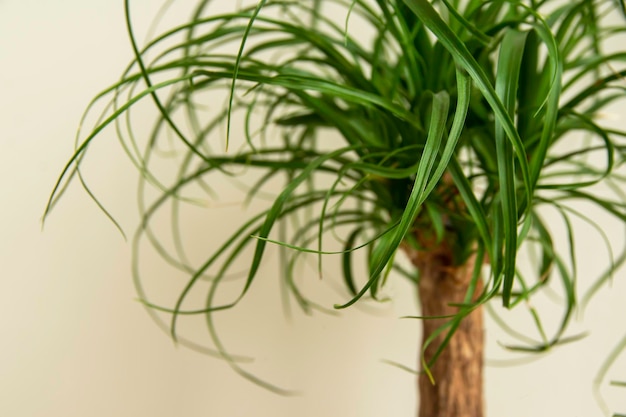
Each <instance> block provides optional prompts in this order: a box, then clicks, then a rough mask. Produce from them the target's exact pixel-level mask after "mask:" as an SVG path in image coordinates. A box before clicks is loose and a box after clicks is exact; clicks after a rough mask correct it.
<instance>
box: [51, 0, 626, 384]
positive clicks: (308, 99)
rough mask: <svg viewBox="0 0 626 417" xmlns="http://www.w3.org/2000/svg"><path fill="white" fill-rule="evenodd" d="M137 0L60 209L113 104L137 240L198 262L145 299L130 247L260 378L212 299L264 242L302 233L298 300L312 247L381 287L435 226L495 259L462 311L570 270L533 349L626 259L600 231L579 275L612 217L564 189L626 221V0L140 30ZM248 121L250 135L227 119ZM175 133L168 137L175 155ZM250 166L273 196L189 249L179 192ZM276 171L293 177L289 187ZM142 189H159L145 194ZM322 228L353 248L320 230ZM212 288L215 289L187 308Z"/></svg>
mask: <svg viewBox="0 0 626 417" xmlns="http://www.w3.org/2000/svg"><path fill="white" fill-rule="evenodd" d="M128 3H129V2H128V0H127V1H126V12H127V13H126V18H127V24H128V33H129V35H130V40H131V43H132V47H133V50H134V54H135V59H134V60H133V62H132V63H131V64H130V65H129V66H128V68H127V69H126V71H124V73H123V75H122V77H121V79H120V80H119V81H118V82H117V83H115V84H114V85H112V86H111V87H109V88H108V89H106V90H104V91H103V92H101V93H100V94H99V95H98V96H97V97H96V98H95V99H94V100H93V102H92V104H91V105H90V106H89V109H88V110H87V113H89V112H90V111H92V110H91V109H92V108H95V107H94V106H95V105H96V104H97V103H100V102H103V101H106V102H107V103H108V107H107V108H106V110H105V112H104V113H103V114H102V116H101V118H100V119H99V121H98V122H97V123H96V125H95V126H94V127H93V128H92V129H91V130H90V131H88V132H87V134H86V135H85V134H84V133H83V132H82V131H81V132H79V136H78V139H77V145H76V150H75V153H74V155H73V157H72V158H71V159H70V160H69V162H68V164H67V166H66V167H65V169H64V170H63V173H62V175H61V176H60V178H59V179H58V182H57V184H56V186H55V188H54V191H53V193H52V195H51V197H50V201H49V204H48V207H47V210H46V213H48V211H49V210H50V209H51V208H52V207H53V206H54V205H55V203H56V202H57V201H58V199H59V198H60V197H61V196H62V195H63V192H64V191H65V189H66V188H67V186H68V184H69V183H70V182H71V181H72V180H75V179H78V180H80V181H81V182H82V183H83V185H84V186H85V188H86V189H87V190H88V191H89V192H90V194H91V193H92V192H91V190H89V188H87V185H86V184H85V183H84V181H83V179H82V176H81V170H80V167H81V163H82V161H83V158H84V156H85V154H86V152H87V151H88V150H89V148H90V146H91V144H92V142H93V141H94V140H95V139H96V137H97V136H98V135H99V134H100V132H101V131H102V130H103V129H104V128H106V127H109V126H114V127H115V128H116V129H117V133H118V136H119V139H120V143H121V145H122V146H123V147H124V149H125V151H126V152H127V154H128V156H129V158H130V160H131V161H132V163H133V164H134V165H135V166H136V167H137V169H138V171H139V172H140V173H141V183H140V202H141V203H140V207H141V210H142V221H141V225H140V227H139V229H138V231H137V233H136V235H135V237H134V242H135V243H134V245H135V248H136V251H137V253H138V252H139V249H138V247H139V242H140V241H144V240H146V239H147V241H148V242H150V243H151V244H152V245H153V246H154V247H155V248H156V250H157V251H159V252H160V253H161V255H162V257H163V258H164V259H165V260H166V261H167V262H169V263H170V264H171V265H172V266H174V267H175V268H178V269H180V270H181V271H184V272H186V273H188V274H189V278H188V281H187V282H186V284H185V286H184V289H183V290H182V292H181V293H180V295H179V297H178V299H177V301H176V302H175V303H174V304H173V305H170V306H162V305H156V304H154V303H152V302H150V301H149V300H147V299H145V294H144V292H143V287H142V283H141V280H140V276H139V275H140V274H139V272H138V269H139V268H138V267H137V266H136V268H135V278H136V283H137V288H138V291H139V295H140V297H141V298H142V300H143V301H144V302H145V303H146V304H147V305H148V306H150V307H151V308H153V309H156V310H159V311H164V312H168V313H170V314H171V322H170V329H171V334H172V336H173V337H174V338H176V337H177V333H176V329H177V323H178V321H179V319H180V317H181V316H183V315H190V314H199V315H204V316H205V317H206V320H207V323H208V325H209V329H210V334H211V336H212V338H213V341H214V343H215V346H216V348H217V351H218V352H217V353H219V354H220V355H221V356H222V357H224V358H226V359H227V360H228V361H229V363H231V365H232V366H233V367H234V368H235V369H236V370H237V371H238V372H241V373H243V374H244V375H246V376H247V377H249V378H252V379H255V378H256V377H254V376H252V375H249V374H248V373H246V371H244V370H243V369H242V368H241V367H240V365H239V364H238V362H237V360H236V359H237V358H233V357H231V356H230V355H229V354H228V353H227V352H226V350H225V348H224V347H223V345H222V344H221V342H220V339H219V337H218V335H217V333H216V332H215V330H214V327H213V325H212V323H213V316H214V313H215V312H217V311H219V310H223V309H228V308H232V307H234V306H236V305H237V303H238V302H239V301H240V300H241V299H242V298H243V297H244V296H245V295H246V293H247V292H248V290H249V289H250V286H251V285H252V283H253V282H254V281H255V280H256V279H257V278H258V276H259V274H258V271H259V267H260V265H261V262H262V260H263V258H264V254H265V253H266V249H267V247H268V245H272V244H278V245H280V246H281V247H282V248H283V249H289V250H285V251H283V252H282V253H283V254H284V256H285V257H286V258H285V262H284V266H285V268H284V271H283V272H284V274H283V280H284V283H285V286H286V288H287V289H288V290H289V291H290V293H291V294H292V296H293V297H294V299H295V300H296V301H297V302H298V303H299V305H300V306H301V307H302V308H303V309H304V310H305V311H308V310H309V309H310V308H311V307H312V306H314V305H313V304H312V303H311V302H310V301H309V300H308V299H307V298H306V295H305V294H304V293H303V292H302V291H300V289H299V287H298V284H297V282H298V280H296V279H295V278H294V268H295V265H296V263H297V261H298V260H299V259H304V258H306V256H305V254H307V253H309V254H314V255H316V256H317V259H318V268H319V269H320V271H321V269H322V257H323V255H325V254H331V253H333V254H335V255H337V256H339V257H341V260H342V270H343V275H344V283H345V288H346V290H347V294H349V296H348V297H347V298H346V299H345V300H343V301H342V302H341V303H339V304H338V305H336V308H338V309H342V308H345V307H348V306H350V305H352V304H353V303H355V302H357V301H358V300H359V299H361V298H363V297H367V298H370V299H371V298H373V299H380V298H381V296H380V292H381V288H382V287H383V286H384V284H385V282H386V280H387V276H388V274H389V271H390V270H391V269H392V268H393V267H394V263H395V261H396V260H397V259H398V257H396V254H397V252H398V249H399V248H400V247H401V245H405V244H406V245H409V246H413V247H416V246H418V245H420V242H421V240H419V239H417V240H416V239H414V236H416V234H417V235H420V234H423V235H426V236H433V237H434V240H436V241H441V240H442V239H448V240H449V241H450V242H451V243H452V244H453V245H454V248H455V262H456V263H458V264H461V263H463V262H465V261H466V260H467V259H468V257H469V256H470V255H472V254H475V253H476V254H478V256H479V259H480V261H481V262H484V263H485V264H488V265H487V266H486V267H485V276H484V282H485V290H484V292H483V293H482V294H481V296H480V297H479V299H478V300H476V302H475V303H468V304H467V305H464V306H462V307H463V308H461V310H460V312H459V317H461V316H462V315H464V314H467V312H468V311H470V310H471V309H472V308H474V307H475V306H476V305H477V304H482V303H486V302H487V301H489V300H491V299H494V298H496V299H499V300H501V301H500V302H501V303H502V304H503V305H504V306H505V307H509V308H511V307H514V306H516V305H519V304H522V305H527V304H526V303H525V302H526V301H528V300H529V299H530V298H531V297H533V295H534V294H535V293H537V292H539V291H542V290H544V289H546V288H547V287H551V288H552V290H553V289H554V287H555V286H554V285H551V284H552V283H553V282H554V281H555V280H556V281H557V284H558V285H556V286H557V287H559V288H560V291H561V293H562V296H563V300H564V301H563V315H562V319H561V322H560V325H559V326H558V328H557V329H556V330H555V331H554V333H553V334H552V335H548V334H546V332H545V331H544V326H543V325H542V323H541V317H540V315H539V314H536V312H535V311H534V310H533V309H532V308H530V307H529V311H530V312H531V313H532V315H533V317H534V319H535V323H536V325H537V329H538V330H539V333H540V334H541V335H542V338H541V339H540V340H534V339H532V340H530V339H529V338H528V337H525V338H522V342H523V344H522V345H521V346H517V347H516V348H517V349H520V350H526V351H543V350H546V349H548V348H550V347H551V346H554V345H556V344H558V343H561V342H563V341H567V340H570V339H571V336H566V335H565V332H566V329H567V325H568V323H569V322H570V320H571V319H572V314H573V312H574V311H575V309H576V307H577V306H578V305H579V304H580V302H581V300H583V301H584V302H587V300H588V298H589V297H590V296H591V295H593V293H595V291H597V289H598V288H600V287H601V286H602V285H603V284H604V283H605V282H606V281H607V280H608V279H609V278H610V277H611V276H612V274H613V272H614V271H615V270H616V269H617V268H618V267H620V266H621V265H622V264H623V262H624V260H625V259H626V252H625V251H624V250H623V249H622V250H621V252H619V253H614V248H612V247H611V245H610V244H609V243H608V242H607V250H608V252H609V253H610V259H611V263H610V265H609V267H608V269H607V270H606V271H603V272H602V274H601V275H600V276H599V277H598V278H597V279H596V280H595V281H593V283H592V284H591V287H590V288H591V289H590V291H589V292H588V293H587V294H584V295H582V296H581V295H580V294H578V285H577V281H578V277H577V265H576V256H575V246H576V245H575V242H576V240H575V237H576V233H575V229H574V227H573V226H572V224H573V223H575V222H579V221H581V220H582V221H583V222H586V223H588V224H590V225H592V226H593V227H595V228H596V229H597V230H598V233H599V234H600V236H605V233H604V232H603V231H602V228H601V227H600V226H598V225H596V224H595V223H594V220H593V219H591V218H589V217H587V216H585V215H584V214H583V213H581V212H580V211H578V210H577V209H576V206H572V205H571V204H570V203H571V202H575V201H582V202H584V203H586V204H588V205H590V206H594V207H595V208H596V209H599V210H601V211H602V212H603V213H605V214H606V215H608V216H612V217H614V218H616V219H618V220H619V221H620V222H626V203H625V201H626V196H625V195H624V193H623V192H622V189H623V187H624V182H625V180H626V177H625V176H624V170H623V167H624V157H625V156H626V153H625V150H626V148H625V141H624V139H625V136H626V132H625V131H623V130H620V129H617V128H612V127H610V126H609V125H605V124H604V123H603V121H602V117H601V116H602V114H603V112H607V111H610V109H611V106H615V105H617V104H619V102H620V100H622V102H621V103H622V104H623V98H624V90H625V87H626V84H625V81H624V75H625V74H626V69H625V68H626V66H625V65H624V62H625V61H626V50H619V51H617V52H605V44H606V41H607V40H609V39H611V38H619V37H622V38H623V36H624V32H626V25H624V20H623V13H624V5H623V3H621V2H616V1H608V0H599V1H598V0H594V1H591V0H577V1H568V2H562V1H549V0H544V1H535V0H530V1H515V0H511V1H500V0H496V1H482V0H480V1H477V0H466V1H460V0H440V1H435V2H430V1H427V0H371V1H367V0H354V1H348V0H324V1H321V0H317V1H290V0H282V1H278V0H275V1H273V0H261V1H259V2H258V3H257V4H254V5H252V6H249V7H241V8H240V9H238V10H236V11H233V12H230V13H221V14H216V13H214V12H212V9H211V6H212V3H211V2H210V1H207V0H203V1H199V2H198V5H197V7H196V9H195V11H194V12H193V14H192V16H191V18H190V19H189V21H188V22H187V23H185V24H182V25H180V26H177V27H174V28H173V29H171V30H169V31H167V32H164V33H162V34H160V35H158V36H156V37H154V38H153V39H152V40H150V41H149V42H147V43H146V44H145V45H143V46H142V45H140V44H139V43H138V41H137V37H136V34H135V33H134V32H133V26H132V20H131V16H130V11H129V10H130V7H129V4H128ZM329 11H331V12H329ZM617 13H621V14H622V15H621V16H618V19H617V20H615V19H614V18H615V15H616V14H617ZM331 15H332V16H340V19H331V18H329V17H328V16H331ZM610 18H613V19H614V21H615V22H616V23H614V24H612V23H611V20H610ZM353 28H357V30H353ZM147 100H149V101H151V102H152V103H153V104H154V106H155V107H156V109H157V110H158V118H157V120H156V121H155V122H154V124H153V126H152V130H151V132H150V133H149V134H148V135H147V137H148V139H147V140H145V141H142V140H140V138H138V135H137V134H136V133H135V132H136V126H137V125H136V124H135V123H134V122H132V116H131V114H132V110H133V109H134V107H135V106H136V105H137V104H138V103H140V102H143V101H147ZM220 100H221V101H220ZM220 102H223V103H224V104H223V106H222V107H221V108H219V109H218V110H215V109H214V107H212V106H214V105H215V103H220ZM207 106H211V107H210V108H208V109H207ZM239 128H241V133H242V135H243V137H244V138H245V142H244V143H238V142H237V141H236V139H235V138H234V136H233V133H232V132H234V131H235V129H239ZM163 149H174V150H175V151H176V152H175V153H174V155H175V156H171V155H169V156H167V157H166V158H163ZM163 159H168V160H171V161H172V163H173V164H174V170H175V171H176V174H175V176H174V180H172V179H171V177H165V176H164V175H163V174H162V172H161V171H160V170H159V169H158V168H157V167H160V166H162V164H163ZM620 170H621V173H620ZM241 173H253V176H254V180H253V181H252V182H251V183H250V182H248V183H247V186H248V188H247V190H248V191H247V193H248V200H249V201H261V202H263V201H267V197H268V196H271V199H270V200H269V203H267V204H266V205H265V207H264V208H263V209H262V210H261V211H260V212H258V213H257V214H255V215H252V216H251V217H250V218H249V219H247V220H246V221H244V222H243V223H242V225H241V226H240V227H239V228H237V229H236V230H234V232H233V233H232V235H231V236H230V237H229V238H226V239H225V240H224V241H223V243H222V244H221V246H219V247H218V249H216V250H215V251H213V252H212V253H207V254H206V258H205V260H204V262H202V263H201V264H200V265H191V264H190V263H189V262H188V261H187V258H186V255H185V250H184V248H183V246H184V245H183V244H182V243H180V242H178V240H179V238H178V237H177V236H179V231H177V230H178V227H179V226H178V221H179V219H178V218H177V216H176V213H177V212H178V211H179V210H180V206H181V205H185V204H198V201H200V200H201V199H202V198H204V199H207V198H208V199H209V200H212V199H213V198H214V196H213V189H212V188H213V187H212V184H215V183H216V181H217V179H218V178H222V179H223V178H226V179H229V180H232V184H239V185H240V186H243V185H242V184H243V183H242V182H238V181H239V179H238V175H240V174H241ZM277 181H283V185H282V188H281V190H280V192H279V193H278V194H277V195H275V194H273V190H275V187H276V182H277ZM600 185H602V187H599V186H600ZM147 189H151V190H157V191H158V193H159V194H158V196H157V197H156V198H152V199H150V198H148V195H149V193H147V192H146V190H147ZM202 194H203V195H202ZM92 195H93V194H92ZM94 199H95V197H94ZM96 201H97V200H96ZM98 204H100V203H99V202H98ZM166 208H168V209H169V210H172V213H174V215H173V219H172V230H173V232H172V233H173V236H174V241H175V242H178V243H176V245H175V248H174V249H172V250H169V249H166V248H165V245H163V244H162V243H161V242H160V241H159V240H158V238H157V237H156V236H155V234H154V233H153V231H152V230H151V224H152V221H153V219H154V217H155V216H156V215H157V214H158V213H159V212H160V211H162V210H166ZM546 208H552V210H554V212H556V213H557V214H558V215H559V216H560V217H561V218H562V220H563V224H564V225H565V230H566V234H567V236H568V239H567V241H566V244H565V245H562V244H558V243H556V242H557V240H556V239H555V237H554V236H553V232H551V228H550V225H549V224H548V222H547V221H546V219H545V214H544V213H545V212H546ZM329 234H330V235H332V234H334V235H335V238H336V240H338V241H339V242H342V247H341V248H339V249H338V250H328V249H326V246H325V245H324V243H325V242H326V240H325V239H327V238H326V237H327V236H328V235H329ZM249 248H251V250H252V255H251V256H250V254H249V253H247V252H246V249H249ZM525 250H527V251H528V252H529V253H533V254H534V256H535V259H536V262H535V263H534V265H533V266H532V268H530V269H525V270H524V269H523V268H521V267H520V263H519V262H518V257H519V254H520V253H523V251H525ZM357 253H364V254H365V258H366V261H367V262H366V263H367V271H368V272H367V275H368V276H367V277H366V278H367V279H365V280H360V279H358V278H356V277H355V276H354V275H355V274H354V272H353V271H354V268H355V265H354V262H355V261H356V260H358V259H362V258H359V257H357V256H356V254H357ZM242 262H244V263H247V264H248V265H249V267H248V268H247V270H246V275H245V278H244V280H243V281H242V282H243V284H242V286H241V289H240V292H239V294H238V295H237V296H235V297H234V298H233V299H232V300H231V301H230V302H227V303H221V302H220V303H218V302H216V301H215V299H216V298H215V297H216V293H217V292H218V289H219V288H220V286H221V284H222V283H223V282H224V281H225V280H226V278H227V277H228V275H229V274H231V273H233V272H236V271H238V270H239V267H240V265H241V264H242ZM400 269H401V268H400ZM208 271H214V272H212V273H211V274H209V273H208ZM208 275H210V278H208V279H209V282H210V285H209V286H208V289H207V287H206V285H205V284H206V280H207V276H208ZM405 275H407V276H408V277H409V278H410V279H411V280H413V281H414V282H416V280H417V278H416V277H415V276H414V275H413V274H411V273H408V274H405ZM200 289H202V290H203V291H204V290H206V297H205V299H206V302H205V304H204V305H201V306H199V307H196V308H187V307H186V306H187V305H188V302H187V301H188V299H189V298H190V297H191V294H192V293H193V292H194V291H199V290H200ZM503 325H505V326H506V324H505V323H503ZM255 381H257V382H259V383H264V382H262V381H259V380H257V379H255ZM269 387H270V388H271V389H274V387H272V386H269Z"/></svg>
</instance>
